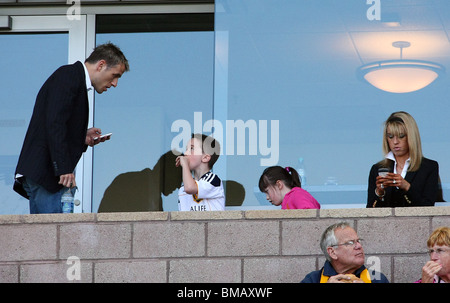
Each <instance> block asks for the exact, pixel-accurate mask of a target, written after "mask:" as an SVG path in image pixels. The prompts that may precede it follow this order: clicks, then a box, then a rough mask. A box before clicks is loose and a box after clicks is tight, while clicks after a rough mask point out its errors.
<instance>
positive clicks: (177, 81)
mask: <svg viewBox="0 0 450 303" xmlns="http://www.w3.org/2000/svg"><path fill="white" fill-rule="evenodd" d="M107 41H111V42H112V43H114V44H116V45H118V46H119V47H120V48H121V49H122V51H123V52H124V54H125V56H126V57H127V59H128V60H129V63H130V72H128V73H125V74H124V75H123V76H122V78H121V79H120V80H119V83H118V86H117V87H116V88H111V89H110V90H108V92H106V93H103V94H101V95H99V94H96V95H95V115H94V125H95V126H96V127H100V128H101V129H102V131H103V133H109V132H112V133H113V135H112V137H111V140H110V141H107V142H105V143H102V144H100V145H98V146H96V147H94V168H93V206H92V211H93V212H96V211H98V212H107V211H146V210H156V209H159V207H160V203H161V201H160V199H161V198H162V204H163V209H164V210H165V211H171V210H178V204H177V202H178V190H177V189H178V187H179V186H180V177H181V175H180V170H179V169H176V168H175V156H174V155H173V154H172V152H171V151H170V150H171V145H172V140H173V139H174V138H175V137H176V135H177V134H178V131H179V130H178V129H176V131H175V132H172V131H171V129H172V125H173V124H174V123H175V125H176V121H187V123H188V124H189V125H190V126H193V120H194V113H195V112H199V113H201V115H202V118H203V120H209V119H212V106H213V60H214V59H213V58H214V33H213V32H168V33H123V34H120V33H119V34H97V44H101V43H104V42H107ZM181 147H184V146H181ZM177 182H178V183H177Z"/></svg>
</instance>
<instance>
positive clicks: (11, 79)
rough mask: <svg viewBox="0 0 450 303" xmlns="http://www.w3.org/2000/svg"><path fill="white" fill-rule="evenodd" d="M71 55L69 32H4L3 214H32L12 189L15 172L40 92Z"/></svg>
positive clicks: (0, 42) (0, 102)
mask: <svg viewBox="0 0 450 303" xmlns="http://www.w3.org/2000/svg"><path fill="white" fill-rule="evenodd" d="M49 45H51V47H49ZM67 58H68V34H61V33H59V34H14V35H11V34H8V35H0V66H1V67H2V73H0V85H1V88H2V89H1V90H0V108H1V110H0V140H1V142H2V143H1V144H0V214H27V213H29V206H28V200H26V199H25V198H22V197H21V196H19V195H18V194H17V193H16V192H14V191H13V189H12V187H13V182H14V171H15V169H16V165H17V160H18V158H19V153H20V150H21V148H22V143H23V139H24V137H25V133H26V131H27V128H28V123H29V122H30V118H31V114H32V111H33V107H34V102H35V99H36V95H37V93H38V91H39V89H40V88H41V86H42V84H44V82H45V80H46V79H47V78H48V77H49V76H50V75H51V74H52V73H53V72H54V71H55V70H56V69H57V68H58V67H59V66H61V65H64V64H67V60H68V59H67Z"/></svg>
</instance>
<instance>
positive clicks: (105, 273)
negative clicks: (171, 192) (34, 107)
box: [0, 206, 450, 283]
mask: <svg viewBox="0 0 450 303" xmlns="http://www.w3.org/2000/svg"><path fill="white" fill-rule="evenodd" d="M338 221H347V222H350V224H352V225H353V227H354V228H355V229H356V230H357V232H358V235H359V237H361V238H362V239H364V240H365V242H364V249H365V252H366V259H368V258H369V257H376V258H370V260H371V262H378V263H377V264H379V265H380V266H381V271H382V272H383V273H384V274H385V275H386V276H387V277H388V278H389V280H390V281H391V282H412V281H415V280H416V279H418V278H419V277H420V272H421V267H422V266H423V264H424V263H425V262H426V260H428V255H427V254H426V253H425V252H426V240H427V238H428V236H429V234H430V233H431V232H432V230H434V229H435V228H436V227H438V226H450V207H447V206H445V207H430V208H396V209H323V210H286V211H285V210H264V211H261V210H253V211H251V210H248V211H223V212H170V213H169V212H147V213H98V214H94V213H89V214H70V215H66V214H55V215H3V216H0V282H21V283H25V282H71V280H72V279H74V280H73V281H75V282H76V281H80V282H87V283H90V282H163V283H164V282H299V281H300V280H302V279H303V277H304V276H305V275H306V274H307V273H309V272H310V271H312V270H316V269H319V268H320V267H321V266H322V264H323V262H324V257H323V255H322V253H321V251H320V248H319V238H320V235H321V233H322V232H323V230H324V229H325V228H326V227H327V226H329V225H331V224H333V223H335V222H338ZM374 260H375V261H374ZM373 264H375V263H372V265H373ZM369 265H371V264H369ZM78 275H79V276H78ZM78 278H80V280H78Z"/></svg>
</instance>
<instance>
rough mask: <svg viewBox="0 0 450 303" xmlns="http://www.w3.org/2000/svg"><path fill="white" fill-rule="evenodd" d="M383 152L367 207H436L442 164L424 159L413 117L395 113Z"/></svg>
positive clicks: (374, 170)
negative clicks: (440, 166)
mask: <svg viewBox="0 0 450 303" xmlns="http://www.w3.org/2000/svg"><path fill="white" fill-rule="evenodd" d="M383 153H384V154H385V159H383V160H382V161H380V162H378V163H376V164H374V165H373V166H372V168H371V170H370V174H369V187H368V193H367V207H406V206H433V205H434V202H436V201H437V199H438V193H439V165H438V163H437V162H436V161H434V160H430V159H427V158H425V157H424V156H423V154H422V144H421V141H420V134H419V129H418V127H417V124H416V121H415V120H414V118H413V117H412V116H411V115H410V114H408V113H406V112H403V111H400V112H395V113H392V114H391V115H390V116H389V118H388V119H387V120H386V122H385V124H384V131H383ZM383 169H384V170H385V172H384V173H383V172H382V170H383Z"/></svg>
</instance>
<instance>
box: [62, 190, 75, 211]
mask: <svg viewBox="0 0 450 303" xmlns="http://www.w3.org/2000/svg"><path fill="white" fill-rule="evenodd" d="M73 199H74V194H73V193H72V190H71V189H70V188H67V190H66V191H65V192H64V194H63V195H62V196H61V206H62V212H63V213H64V214H71V213H73Z"/></svg>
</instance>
